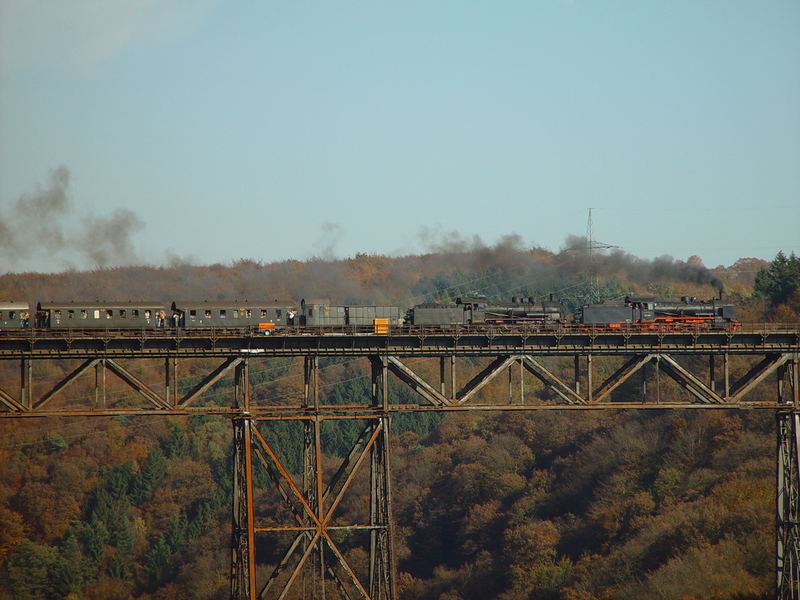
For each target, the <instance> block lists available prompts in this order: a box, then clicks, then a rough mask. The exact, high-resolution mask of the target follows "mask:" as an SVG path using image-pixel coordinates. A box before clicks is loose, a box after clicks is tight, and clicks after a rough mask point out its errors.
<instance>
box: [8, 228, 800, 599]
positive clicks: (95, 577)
mask: <svg viewBox="0 0 800 600" xmlns="http://www.w3.org/2000/svg"><path fill="white" fill-rule="evenodd" d="M580 243H581V240H576V245H578V246H579V245H580ZM593 271H594V272H596V273H597V275H598V278H599V281H600V284H601V293H602V294H603V295H604V296H605V297H608V298H612V297H618V296H620V295H624V294H625V293H628V292H633V293H641V294H644V293H649V294H651V295H658V296H669V297H674V296H680V295H692V296H698V297H701V298H710V297H712V296H714V295H716V293H717V291H718V289H719V288H724V291H725V294H726V298H727V299H728V300H729V301H731V302H734V303H735V304H737V307H738V309H739V317H740V318H741V319H742V320H744V321H750V322H762V321H781V322H787V321H788V322H797V321H798V318H799V316H800V259H797V258H796V257H795V256H793V255H792V256H791V257H786V256H783V255H779V256H778V257H776V258H775V260H774V261H772V262H771V263H767V262H765V261H759V260H756V259H743V260H741V261H739V262H737V263H736V264H735V265H732V266H730V267H727V268H722V267H720V268H717V269H713V270H709V269H707V268H705V267H704V266H703V265H702V263H700V261H699V260H698V259H690V260H689V261H686V262H682V261H675V260H672V259H669V258H663V259H657V260H654V261H648V260H641V259H638V258H636V257H633V256H630V255H627V254H624V253H622V252H614V253H610V254H607V255H598V256H597V257H596V260H595V263H594V265H593ZM586 272H587V265H586V262H585V257H584V255H583V254H581V253H580V252H572V251H563V252H560V253H552V252H548V251H546V250H541V249H532V250H530V249H524V248H521V247H520V245H519V242H518V240H517V239H516V238H513V237H511V238H508V239H506V240H504V241H503V242H501V243H499V244H497V245H496V246H493V247H485V246H482V245H481V244H479V243H471V242H468V241H464V240H451V243H449V244H445V245H443V246H442V247H441V248H437V249H436V251H435V252H432V253H430V254H427V255H422V256H408V257H386V256H371V255H370V256H368V255H359V256H356V257H354V258H351V259H344V260H335V261H326V260H311V261H308V262H297V261H288V262H282V263H273V264H259V263H254V262H250V261H242V262H239V263H236V264H233V265H212V266H193V265H175V266H172V267H169V268H150V267H130V268H118V269H110V270H102V271H94V272H70V273H60V274H36V273H27V274H7V275H4V276H0V298H3V299H17V300H28V301H31V302H34V301H36V300H49V299H57V300H69V299H95V298H97V299H104V300H127V299H144V298H148V299H155V300H163V301H166V300H172V299H188V298H191V299H209V300H218V299H232V298H239V299H245V298H247V299H255V298H292V299H299V298H303V297H327V298H329V299H331V300H332V301H333V302H386V303H392V304H398V305H400V306H410V305H412V304H414V303H417V302H421V301H423V300H426V301H427V300H442V301H447V300H452V299H454V298H456V297H458V296H459V295H463V294H471V293H475V292H477V293H482V294H485V295H487V296H489V297H490V298H497V299H503V298H507V297H510V296H512V295H515V296H537V297H545V296H546V295H547V294H549V293H551V292H554V293H556V294H557V296H558V297H559V298H560V299H561V300H562V301H563V302H564V303H565V304H567V305H569V306H578V305H579V304H580V302H581V299H582V297H584V295H585V292H586V290H587V288H588V286H589V285H590V282H589V281H588V280H587V278H586V277H585V273H586ZM294 361H295V359H291V358H286V359H267V360H262V361H260V362H258V363H256V362H255V361H254V364H253V365H252V366H251V372H250V377H251V384H252V389H253V396H254V397H253V402H255V403H266V402H271V403H276V402H280V401H281V399H285V398H296V397H299V396H300V395H301V394H302V386H303V381H302V375H300V376H298V375H297V373H298V365H297V363H296V362H294ZM145 362H146V361H135V360H131V361H128V362H127V363H126V365H127V366H128V368H129V369H130V370H131V371H133V372H135V373H137V375H138V376H139V377H141V378H142V380H144V381H146V382H152V384H153V385H154V386H157V385H159V383H158V381H159V377H160V374H159V373H158V372H157V371H156V370H155V369H154V368H153V367H152V366H148V365H147V364H144V363H145ZM140 363H141V364H140ZM481 364H482V363H480V361H477V360H476V361H475V364H474V366H475V367H476V368H480V366H481ZM208 366H209V363H206V362H203V361H202V360H200V359H198V360H195V361H186V364H182V366H181V369H182V374H183V376H185V382H184V385H185V386H191V385H193V381H196V378H198V377H199V376H200V374H201V373H204V372H207V371H208ZM550 366H551V368H553V369H554V370H556V371H558V370H559V369H561V368H564V369H566V368H568V366H562V365H560V364H559V363H557V362H554V363H553V364H552V365H550ZM70 368H74V367H70V365H69V364H68V361H53V362H52V364H50V365H49V366H48V367H47V368H44V367H42V368H38V370H36V371H35V385H36V386H41V387H47V386H48V384H49V385H52V382H54V381H56V380H57V379H58V377H59V376H63V374H64V373H67V372H69V370H70ZM426 368H428V367H427V366H426V365H425V364H420V365H419V369H420V370H422V371H423V372H424V370H425V369H426ZM600 368H603V367H602V365H601V366H600ZM609 368H611V367H610V366H609ZM746 368H747V365H746V364H744V362H743V361H738V362H737V361H732V369H733V370H734V371H738V372H742V371H744V370H746ZM16 369H18V367H16ZM320 370H321V373H322V382H321V392H322V394H323V395H324V396H325V400H326V402H330V403H345V402H348V399H351V398H363V397H364V395H365V394H367V393H368V388H369V385H370V380H369V377H368V376H367V375H366V373H367V372H368V371H367V370H366V363H365V361H363V360H351V359H346V360H345V359H327V360H322V361H321V364H320ZM299 372H300V373H302V367H300V370H299ZM195 375H196V377H195ZM18 377H19V373H18V370H15V367H14V366H13V365H0V382H2V385H0V387H5V386H8V387H12V386H13V385H16V382H17V381H18ZM193 377H195V379H193ZM432 379H433V378H432ZM91 384H93V382H87V383H84V384H77V383H76V384H75V386H73V387H72V388H70V391H69V393H70V394H73V395H75V396H76V397H77V398H78V399H79V400H80V398H81V395H83V396H85V401H86V402H91V401H93V398H94V396H93V394H94V392H93V388H92V385H91ZM161 385H163V382H162V384H161ZM230 385H231V384H230V383H225V382H222V383H220V384H219V385H217V386H215V387H214V388H213V389H212V390H210V391H209V392H208V393H207V395H206V402H209V403H215V402H218V403H222V402H224V399H225V398H227V397H229V394H230V393H231V389H230ZM526 386H527V387H526V393H530V394H536V393H541V394H544V393H546V392H545V390H543V389H542V388H541V386H539V387H537V386H536V385H535V384H534V383H530V384H529V383H526ZM110 393H111V394H112V395H117V396H118V397H117V398H116V399H117V401H119V402H124V401H125V394H129V393H130V392H129V391H128V390H126V389H125V388H124V387H122V386H120V387H119V388H111V389H110ZM412 393H413V392H411V391H410V390H408V389H406V388H405V387H403V386H400V385H395V386H392V388H391V401H393V402H398V401H405V400H406V399H404V395H410V394H412ZM483 393H484V394H486V395H490V396H491V395H498V397H502V396H500V395H502V394H505V395H508V393H509V391H508V388H507V387H503V386H502V384H501V383H499V382H497V383H493V384H491V385H489V386H487V388H486V389H485V390H484V392H483ZM620 393H622V394H626V393H630V394H633V393H637V392H636V390H635V389H634V388H633V386H622V388H621V392H620ZM679 393H682V392H681V391H680V390H679V389H678V387H677V386H672V387H669V386H665V387H664V391H663V394H665V395H667V396H668V395H670V394H679ZM762 393H764V394H766V396H765V397H768V395H769V393H770V391H765V392H762ZM774 428H775V425H774V416H773V415H772V414H770V413H767V412H756V411H752V412H748V411H738V412H732V411H731V412H722V411H713V412H712V411H679V410H671V411H670V410H657V411H656V410H653V411H639V412H637V411H628V412H625V411H619V412H591V411H580V412H578V411H572V412H569V413H566V412H557V411H547V412H546V413H545V412H540V413H530V414H523V413H519V412H517V413H513V414H512V413H481V414H477V413H463V414H449V415H448V416H446V417H441V416H440V415H436V414H432V413H429V414H426V415H423V416H403V417H402V418H401V417H398V418H395V419H394V420H393V422H392V438H391V439H392V465H391V466H392V477H393V489H394V516H395V524H396V533H397V539H396V551H397V566H398V570H399V573H400V583H401V585H400V588H401V590H400V593H401V597H402V598H403V599H412V598H414V599H415V598H420V599H426V600H428V599H429V600H478V599H481V600H483V599H486V598H500V599H503V600H523V599H531V600H533V599H537V600H539V599H543V600H548V599H552V600H611V599H620V600H622V599H626V600H627V599H643V600H644V599H648V600H649V599H663V600H692V599H695V600H700V599H712V598H714V599H725V600H745V599H750V600H755V599H766V598H769V597H771V594H772V586H773V585H774V573H773V568H774V564H773V560H774V559H773V552H774V549H773V544H774V541H773V529H774V513H773V511H774V504H775V498H774V486H775V482H774V477H775V475H774V461H775V458H774V456H775V433H774ZM301 433H302V432H301V431H299V430H298V428H297V427H293V426H290V425H286V426H281V427H275V428H273V430H272V431H270V432H269V433H268V435H270V436H271V438H270V439H272V440H276V445H277V446H278V447H279V450H280V451H281V452H285V454H286V457H287V460H286V463H287V466H288V467H289V468H290V470H292V472H294V473H297V472H298V471H299V470H300V469H301V467H302V465H300V464H298V461H297V458H296V457H295V458H290V457H289V452H288V450H286V448H289V447H290V446H291V445H292V444H294V443H296V442H297V439H298V436H300V435H301ZM353 434H354V432H353V431H351V430H348V426H347V425H341V426H329V427H327V428H326V429H325V430H324V431H323V436H324V440H323V447H324V448H325V451H326V452H327V453H329V455H330V458H331V460H330V464H331V465H334V464H335V459H336V457H339V456H343V455H344V454H346V453H347V452H348V450H349V449H350V448H349V444H350V443H351V442H350V440H352V436H353ZM231 442H232V428H231V424H230V422H229V420H227V419H224V418H218V417H193V418H163V417H144V416H143V417H116V418H103V417H95V418H88V419H87V418H84V419H67V418H63V419H57V418H48V419H30V420H23V419H15V420H11V419H7V420H0V600H11V599H14V600H23V599H24V600H33V599H47V600H50V599H70V600H107V599H128V598H136V599H140V600H156V599H165V600H166V599H173V598H174V599H196V598H201V599H202V598H208V599H223V598H227V597H228V594H229V582H228V577H229V568H230V540H231V525H230V512H231V489H232V479H231V471H232V444H231ZM281 448H283V450H281ZM331 468H334V467H331ZM258 483H259V484H263V488H267V487H268V481H260V482H258ZM273 496H274V497H273ZM256 500H257V503H258V505H259V510H260V511H261V512H262V513H264V514H268V513H269V512H270V511H271V510H273V507H272V506H271V504H270V503H276V504H277V503H279V498H278V497H277V496H275V495H270V494H269V493H263V494H262V495H260V496H259V497H258V498H257V499H256ZM349 502H351V501H350V500H346V501H345V502H344V504H343V510H344V511H357V510H358V507H357V506H355V504H352V505H351V504H348V503H349ZM352 502H355V500H353V501H352ZM274 510H277V508H275V509H274ZM270 544H271V542H268V541H262V542H260V545H259V548H258V556H259V560H261V561H262V563H261V564H259V568H258V572H259V576H261V575H262V574H266V573H268V572H269V570H270V566H271V565H274V564H275V563H276V562H277V561H278V560H279V559H280V553H281V551H282V548H278V547H272V546H271V545H270ZM355 560H356V562H357V561H358V557H356V559H355ZM292 597H300V596H299V595H296V596H292ZM332 597H335V595H334V596H332Z"/></svg>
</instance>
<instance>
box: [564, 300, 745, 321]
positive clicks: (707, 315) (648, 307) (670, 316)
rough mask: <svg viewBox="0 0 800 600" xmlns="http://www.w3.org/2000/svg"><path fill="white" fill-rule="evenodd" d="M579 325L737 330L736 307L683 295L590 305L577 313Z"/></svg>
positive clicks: (718, 301) (719, 301) (720, 301)
mask: <svg viewBox="0 0 800 600" xmlns="http://www.w3.org/2000/svg"><path fill="white" fill-rule="evenodd" d="M578 320H579V322H580V323H581V324H582V325H592V326H606V327H612V328H613V327H622V326H626V325H627V326H637V327H640V328H656V327H664V326H687V325H688V326H698V325H705V326H711V327H716V328H722V327H736V326H737V325H738V322H737V321H736V307H735V306H734V305H733V304H724V303H723V302H722V299H721V298H719V299H714V300H708V301H703V300H698V299H697V298H694V297H692V296H683V297H681V299H680V301H679V302H670V301H665V300H656V299H655V298H637V297H633V296H628V297H626V298H625V301H624V302H622V303H615V304H609V303H602V304H590V305H587V306H584V307H583V308H581V310H580V315H579V319H578Z"/></svg>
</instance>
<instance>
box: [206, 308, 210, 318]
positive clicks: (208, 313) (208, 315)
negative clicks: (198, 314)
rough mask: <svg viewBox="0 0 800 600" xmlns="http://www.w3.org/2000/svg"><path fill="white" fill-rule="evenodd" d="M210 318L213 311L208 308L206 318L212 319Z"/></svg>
mask: <svg viewBox="0 0 800 600" xmlns="http://www.w3.org/2000/svg"><path fill="white" fill-rule="evenodd" d="M210 318H211V311H210V310H207V311H206V319H210Z"/></svg>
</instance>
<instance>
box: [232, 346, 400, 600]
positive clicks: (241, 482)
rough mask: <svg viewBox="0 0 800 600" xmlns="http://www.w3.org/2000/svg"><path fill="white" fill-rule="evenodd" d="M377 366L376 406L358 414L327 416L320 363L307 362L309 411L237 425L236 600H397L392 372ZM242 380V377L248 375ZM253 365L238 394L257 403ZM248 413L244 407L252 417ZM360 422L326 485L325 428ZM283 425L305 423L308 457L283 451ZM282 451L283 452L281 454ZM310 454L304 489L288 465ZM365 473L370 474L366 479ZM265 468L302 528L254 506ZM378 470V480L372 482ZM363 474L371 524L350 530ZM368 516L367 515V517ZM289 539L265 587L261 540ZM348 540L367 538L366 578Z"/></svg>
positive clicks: (375, 362) (305, 405)
mask: <svg viewBox="0 0 800 600" xmlns="http://www.w3.org/2000/svg"><path fill="white" fill-rule="evenodd" d="M370 362H371V365H372V369H371V370H372V393H371V396H372V397H371V404H370V405H364V406H365V409H366V410H362V411H360V412H358V413H355V414H348V415H346V416H345V415H336V414H334V413H333V411H332V410H331V409H332V408H334V407H333V406H321V404H320V397H319V365H318V360H317V358H316V357H312V356H307V357H305V359H304V366H303V373H304V398H303V400H302V407H301V408H302V410H301V411H300V412H299V413H298V411H289V412H287V414H285V415H282V416H277V415H276V416H250V415H249V414H247V415H246V416H243V417H238V418H235V419H234V420H233V429H234V474H233V477H234V489H233V540H232V560H231V599H232V600H256V599H262V598H263V599H273V598H275V599H283V598H286V597H289V596H290V597H293V598H294V597H302V598H315V599H317V598H323V599H324V598H326V596H327V597H333V598H342V599H346V600H351V599H354V598H362V599H365V600H395V599H396V598H397V592H396V581H395V579H396V578H395V576H394V556H393V537H394V536H393V528H392V524H391V514H392V508H391V479H390V467H389V465H390V451H389V414H388V412H387V411H386V410H385V409H386V408H387V405H388V398H389V395H388V377H387V375H388V367H387V360H386V358H383V357H370ZM240 372H241V375H239V373H240ZM246 373H247V368H246V364H244V365H242V369H241V371H239V370H238V369H237V381H236V385H235V390H236V391H235V393H236V395H237V397H238V398H239V399H240V400H241V401H243V402H247V403H249V397H250V395H249V391H248V389H249V383H248V380H247V377H246ZM246 405H247V404H241V405H240V406H242V407H244V406H246ZM349 419H352V420H356V421H359V422H361V423H363V424H364V427H363V430H362V431H361V433H360V435H359V436H358V438H357V439H356V440H355V441H354V443H353V444H352V447H351V450H350V452H349V453H348V455H347V456H346V457H345V458H344V460H343V461H342V462H341V464H340V465H339V467H338V469H337V471H336V473H335V475H334V476H333V477H332V478H330V479H329V481H328V482H327V483H326V481H325V475H326V469H325V467H326V465H325V464H324V463H325V460H328V461H330V460H331V457H330V456H327V457H326V456H325V454H324V451H323V425H324V424H325V423H326V422H333V423H337V422H338V423H340V422H342V421H344V420H349ZM279 422H284V423H286V422H290V423H291V422H294V423H299V426H300V427H302V442H301V444H300V445H301V447H297V448H293V449H287V448H286V446H285V445H284V446H283V447H282V448H281V451H280V452H279V451H278V447H277V444H276V442H277V441H278V440H277V438H276V437H275V436H271V435H270V431H269V430H270V426H272V427H274V426H275V425H276V424H277V423H279ZM273 444H275V447H273ZM298 450H299V452H300V453H302V457H301V459H300V460H299V461H298V463H297V464H300V465H302V473H298V474H297V475H301V477H302V480H301V481H300V482H299V484H298V483H297V482H295V479H294V476H293V475H292V473H290V471H289V468H288V467H287V463H288V462H289V461H290V460H291V456H289V455H288V454H289V453H290V452H292V451H298ZM362 467H364V469H363V470H362ZM258 468H261V469H263V472H265V473H266V475H267V476H268V477H269V479H270V480H271V481H272V483H273V485H274V488H275V490H276V491H277V492H278V493H279V494H280V496H281V498H282V500H283V504H284V506H285V507H286V508H287V509H288V512H289V513H290V516H291V518H292V522H291V523H279V524H276V523H275V522H274V521H275V520H276V519H277V515H273V516H272V521H270V522H269V523H266V522H264V523H262V522H261V521H264V519H263V518H262V517H260V516H259V514H258V506H256V505H255V503H254V497H255V492H256V490H255V489H254V481H256V479H257V476H256V473H255V471H256V470H257V469H258ZM367 469H368V472H366V473H364V471H366V470H367ZM359 473H362V474H363V475H366V477H368V481H369V508H368V514H369V522H368V523H351V524H341V523H340V522H339V521H338V520H336V519H335V516H336V512H337V508H338V507H339V506H340V504H341V503H342V501H343V500H344V498H345V495H346V493H347V492H348V491H349V488H350V487H351V484H352V483H353V482H354V480H355V479H356V478H357V477H358V475H359ZM365 512H366V511H365ZM281 533H282V534H289V535H291V536H292V537H293V541H292V542H291V543H290V545H289V547H288V548H287V549H286V550H285V552H284V554H283V556H282V559H281V560H280V561H279V563H278V564H277V565H276V566H275V567H274V568H273V570H272V572H271V574H270V575H269V576H268V578H267V579H266V581H265V582H259V581H258V580H257V579H258V578H257V573H256V565H257V561H256V546H257V543H258V541H257V539H258V537H259V536H264V535H269V534H273V536H274V535H276V534H281ZM342 533H346V534H349V535H350V536H351V537H355V536H357V535H359V534H364V533H366V535H368V538H365V541H364V545H363V548H362V549H363V551H364V552H365V553H368V555H369V564H368V566H367V569H366V570H365V571H364V572H358V570H357V569H356V568H355V567H354V566H353V565H352V564H351V562H350V560H349V559H348V556H347V553H348V550H347V548H345V547H344V546H343V544H342V542H340V541H339V538H340V536H341V534H342Z"/></svg>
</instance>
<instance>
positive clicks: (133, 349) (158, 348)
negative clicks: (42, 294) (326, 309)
mask: <svg viewBox="0 0 800 600" xmlns="http://www.w3.org/2000/svg"><path fill="white" fill-rule="evenodd" d="M654 351H655V352H663V353H669V354H724V353H728V354H764V353H772V352H798V351H800V324H787V325H774V324H767V325H759V326H754V325H748V326H744V327H740V328H739V329H738V330H736V331H715V330H708V329H689V328H687V329H684V330H678V331H675V330H668V329H664V330H660V331H659V330H647V331H642V330H639V329H635V328H629V329H622V328H621V329H608V328H594V329H591V328H577V327H560V328H553V329H546V330H542V329H534V328H528V327H468V326H459V327H450V328H436V329H432V328H428V329H425V328H409V327H398V328H393V329H392V330H391V331H390V332H389V333H388V334H374V333H370V332H369V330H368V329H364V328H362V329H356V328H352V329H345V328H339V329H329V330H324V329H313V330H312V329H297V330H295V331H292V332H278V333H274V332H272V333H270V334H269V335H265V334H264V333H262V332H259V331H258V330H248V331H242V330H241V329H196V330H192V329H188V330H187V329H177V330H176V329H162V330H131V329H95V330H70V329H61V330H55V329H51V330H40V329H39V330H34V329H22V330H6V331H0V358H54V357H74V358H91V357H99V356H121V357H147V356H151V357H154V356H155V357H157V356H181V357H187V358H188V357H196V356H220V357H222V356H246V355H262V356H298V355H316V356H338V355H350V356H365V355H370V354H383V355H396V356H414V355H416V356H443V355H456V356H479V355H485V356H497V355H501V354H520V353H526V354H530V353H533V354H542V355H552V356H556V355H564V356H567V355H575V354H583V355H586V354H593V355H630V354H635V353H639V352H654Z"/></svg>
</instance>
